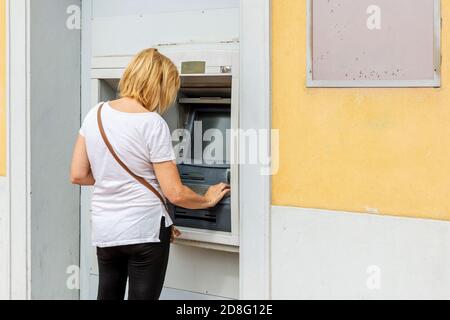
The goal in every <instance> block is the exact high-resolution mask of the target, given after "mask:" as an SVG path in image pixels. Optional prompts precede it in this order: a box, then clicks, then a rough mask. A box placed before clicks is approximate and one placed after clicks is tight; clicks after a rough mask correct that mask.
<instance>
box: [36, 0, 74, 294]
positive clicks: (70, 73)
mask: <svg viewBox="0 0 450 320" xmlns="http://www.w3.org/2000/svg"><path fill="white" fill-rule="evenodd" d="M70 5H78V6H80V5H81V2H80V1H79V0H33V1H30V6H31V7H30V20H31V21H30V41H31V45H30V48H31V52H30V63H31V65H30V70H31V75H30V121H31V193H32V194H31V227H30V228H31V230H30V231H31V297H32V298H33V299H76V298H78V296H79V292H78V291H72V290H69V289H68V288H67V286H66V279H67V277H68V275H67V274H66V270H67V267H68V266H70V265H79V237H80V235H79V195H80V190H79V188H78V187H74V186H72V185H71V184H70V182H69V168H70V161H71V156H72V148H73V143H74V141H75V139H76V136H77V131H78V129H79V126H80V112H81V111H80V110H81V107H80V105H81V102H80V93H81V89H80V86H81V83H80V81H81V78H80V77H81V76H80V73H81V63H80V60H81V58H80V51H81V31H80V30H69V29H68V28H67V27H66V20H67V18H68V17H69V14H67V13H66V11H67V8H68V7H69V6H70Z"/></svg>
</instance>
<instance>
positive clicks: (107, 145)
mask: <svg viewBox="0 0 450 320" xmlns="http://www.w3.org/2000/svg"><path fill="white" fill-rule="evenodd" d="M103 105H104V103H102V104H101V105H100V106H99V108H98V111H97V122H98V128H99V130H100V134H101V136H102V138H103V141H104V142H105V144H106V147H107V148H108V150H109V152H110V153H111V155H112V156H113V157H114V159H116V161H117V163H118V164H120V166H121V167H122V168H123V169H124V170H125V171H126V172H128V174H129V175H130V176H132V177H133V178H135V179H136V180H137V181H138V182H139V183H140V184H142V185H143V186H145V187H146V188H147V189H149V190H150V191H151V192H153V193H154V194H155V195H156V196H157V197H158V198H159V200H161V202H162V203H163V204H164V207H165V208H166V210H168V208H167V203H166V201H165V199H164V197H163V196H162V195H161V193H159V192H158V190H156V189H155V188H154V187H153V186H152V185H151V184H150V183H149V182H148V181H147V180H145V179H144V178H143V177H140V176H138V175H136V174H134V173H133V172H132V171H131V170H130V169H129V168H128V167H127V166H126V165H125V163H123V162H122V160H120V158H119V156H118V155H117V154H116V152H115V151H114V149H113V147H112V145H111V143H110V142H109V140H108V137H107V136H106V133H105V129H104V128H103V122H102V108H103Z"/></svg>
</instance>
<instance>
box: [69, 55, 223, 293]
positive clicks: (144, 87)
mask: <svg viewBox="0 0 450 320" xmlns="http://www.w3.org/2000/svg"><path fill="white" fill-rule="evenodd" d="M179 87H180V78H179V74H178V70H177V68H176V67H175V65H174V64H173V63H172V62H171V61H170V60H169V59H168V58H167V57H165V56H163V55H162V54H160V53H159V52H158V51H157V50H156V49H147V50H144V51H142V52H141V53H139V54H138V55H137V56H136V57H135V58H134V59H133V61H132V62H131V63H130V65H129V66H128V68H127V69H126V71H125V73H124V76H123V78H122V79H121V81H120V84H119V91H120V96H121V98H120V99H118V100H115V101H110V102H106V103H103V104H100V105H98V106H96V107H95V108H93V109H92V110H91V111H90V112H89V113H88V115H87V116H86V118H85V120H84V122H83V125H82V127H81V129H80V134H79V137H78V140H77V142H76V145H75V150H74V155H73V161H72V170H71V179H72V183H74V184H78V185H83V186H94V188H93V193H92V200H91V215H92V241H93V245H94V246H96V247H97V260H98V266H99V273H100V274H99V276H100V277H99V287H98V299H99V300H106V299H107V300H112V299H114V300H119V299H124V295H125V287H126V283H127V280H128V281H129V293H128V299H158V298H159V296H160V294H161V290H162V287H163V283H164V277H165V273H166V268H167V261H168V256H169V247H170V242H171V239H173V237H174V236H178V235H179V234H178V231H177V230H176V229H175V228H173V227H172V220H171V218H170V216H169V214H168V212H167V210H166V208H165V204H164V203H163V201H165V200H164V199H163V197H162V196H161V193H162V194H163V195H164V197H165V198H167V200H168V201H170V202H171V203H172V204H174V205H176V206H179V207H184V208H188V209H205V208H209V207H214V206H215V205H216V204H217V203H218V202H219V201H220V200H221V199H222V198H223V197H224V196H225V195H226V194H227V193H228V192H229V186H228V185H226V184H223V183H222V184H219V185H216V186H212V187H211V188H210V189H209V190H208V192H207V193H206V194H205V195H204V196H201V195H198V194H196V193H194V192H193V191H192V190H190V189H189V188H187V187H186V186H183V184H182V183H181V179H180V176H179V173H178V170H177V166H176V163H175V162H174V160H175V156H174V153H173V149H172V141H171V134H170V132H169V128H168V126H167V124H166V122H165V121H164V120H163V118H162V117H161V116H160V115H161V114H163V113H164V112H165V111H167V109H168V108H169V107H170V106H171V105H172V104H173V102H174V101H175V99H176V96H177V92H178V90H179ZM108 143H109V144H110V146H109V147H108V146H107V144H108ZM110 148H111V149H112V150H110ZM114 153H115V155H114ZM115 156H116V157H117V158H118V159H116V158H115ZM119 161H122V162H123V165H121V164H120V163H119ZM124 166H125V168H124ZM127 169H128V170H129V172H127ZM132 175H136V176H137V177H142V179H143V180H144V182H145V183H150V185H151V186H152V187H146V186H145V185H144V184H143V182H139V181H138V179H137V178H136V176H132ZM149 188H154V190H153V192H152V191H151V190H149Z"/></svg>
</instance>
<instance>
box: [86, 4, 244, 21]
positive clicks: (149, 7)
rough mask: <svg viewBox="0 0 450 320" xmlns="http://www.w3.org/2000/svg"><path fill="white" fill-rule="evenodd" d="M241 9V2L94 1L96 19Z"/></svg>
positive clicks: (93, 10) (93, 7)
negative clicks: (159, 13)
mask: <svg viewBox="0 0 450 320" xmlns="http://www.w3.org/2000/svg"><path fill="white" fill-rule="evenodd" d="M224 8H239V0H189V1H186V0H164V1H161V0H94V1H93V2H92V12H93V16H94V18H97V17H113V16H127V15H139V14H149V13H158V12H176V11H190V10H207V9H224Z"/></svg>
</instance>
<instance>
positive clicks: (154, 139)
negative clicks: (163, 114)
mask: <svg viewBox="0 0 450 320" xmlns="http://www.w3.org/2000/svg"><path fill="white" fill-rule="evenodd" d="M147 147H148V150H149V156H150V162H153V163H160V162H166V161H174V160H175V153H174V151H173V146H172V136H171V134H170V129H169V126H168V125H167V123H166V122H165V121H164V120H163V119H160V120H159V121H158V122H157V124H156V125H155V126H154V127H153V128H152V130H151V134H150V137H149V139H148V140H147Z"/></svg>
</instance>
